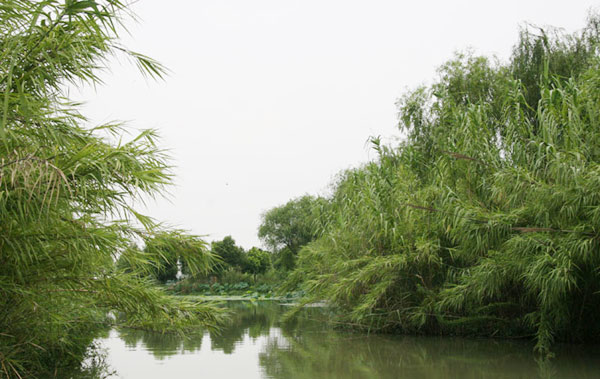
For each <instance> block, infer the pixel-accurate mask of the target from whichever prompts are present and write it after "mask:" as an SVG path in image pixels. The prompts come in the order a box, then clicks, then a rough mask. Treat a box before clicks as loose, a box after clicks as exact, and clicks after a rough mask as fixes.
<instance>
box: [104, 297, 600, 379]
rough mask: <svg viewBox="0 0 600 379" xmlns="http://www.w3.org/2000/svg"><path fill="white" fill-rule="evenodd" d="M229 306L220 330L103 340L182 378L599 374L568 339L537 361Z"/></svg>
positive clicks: (135, 369) (131, 374)
mask: <svg viewBox="0 0 600 379" xmlns="http://www.w3.org/2000/svg"><path fill="white" fill-rule="evenodd" d="M226 306H227V307H228V308H229V309H230V310H231V312H232V314H231V322H230V323H229V324H228V325H227V326H226V327H224V328H223V329H221V330H220V331H219V332H218V333H215V332H210V333H209V332H202V331H200V332H199V333H198V335H196V336H191V337H190V338H182V337H180V336H177V335H170V334H157V333H147V332H143V331H136V330H119V331H117V332H115V331H113V332H112V336H113V337H112V339H111V338H105V339H104V341H105V342H106V346H107V347H108V350H109V361H110V362H111V363H113V367H114V368H115V369H116V370H117V371H118V372H119V374H120V375H121V377H123V378H136V377H140V378H141V377H143V378H150V377H157V378H159V377H163V375H164V372H165V371H164V370H163V371H160V369H161V368H162V369H165V370H167V371H168V372H169V376H176V377H178V378H195V377H199V376H208V377H237V376H239V377H241V376H243V377H244V378H251V377H256V378H259V377H262V378H392V377H393V378H482V377H485V378H535V377H542V378H574V377H577V378H596V377H600V357H599V354H598V353H597V352H596V351H597V350H596V348H597V347H587V348H585V347H573V346H568V347H564V348H562V349H559V350H558V357H557V359H555V360H553V361H551V362H549V363H548V362H537V361H536V360H535V358H534V356H533V355H532V353H531V351H532V346H531V344H529V343H523V342H510V341H494V340H487V339H486V340H469V339H460V338H450V337H444V338H432V337H394V336H382V335H365V334H358V333H346V332H340V331H336V330H332V329H330V328H329V327H328V326H327V324H326V323H325V322H323V320H324V319H325V318H327V317H329V316H330V315H329V313H328V310H327V309H323V308H321V309H319V308H312V309H307V310H306V311H305V312H303V313H302V314H301V315H300V316H299V317H297V318H295V319H293V320H291V321H289V322H286V323H282V322H280V318H281V315H282V313H283V312H284V311H285V310H287V307H286V306H284V305H281V304H279V303H276V302H256V303H253V302H241V301H237V302H230V303H227V304H226ZM111 341H112V342H111ZM118 343H121V344H123V345H124V346H125V349H121V350H119V347H118V346H117V345H118ZM143 354H145V355H143ZM123 355H127V356H128V358H124V357H123ZM148 355H150V356H151V357H152V359H151V360H148V359H147V356H148ZM117 357H120V360H119V359H117ZM142 361H143V362H144V363H143V364H140V362H142ZM127 365H129V366H127ZM151 365H156V366H155V367H154V368H152V367H150V366H151ZM130 366H131V367H130ZM144 370H145V371H144ZM152 375H155V376H152Z"/></svg>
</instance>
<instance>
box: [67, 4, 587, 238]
mask: <svg viewBox="0 0 600 379" xmlns="http://www.w3.org/2000/svg"><path fill="white" fill-rule="evenodd" d="M596 4H597V2H596V1H584V0H572V1H570V2H567V1H565V0H560V1H559V0H543V1H542V0H518V1H517V0H505V1H497V0H495V1H483V0H479V1H475V0H473V1H468V0H455V1H447V0H421V1H417V0H413V1H401V0H396V1H382V0H370V1H351V0H343V1H338V0H320V1H313V0H299V1H291V0H253V1H248V0H201V1H197V0H196V1H192V0H185V1H184V0H174V1H165V0H140V1H139V2H137V3H136V4H135V5H134V6H133V10H134V11H135V12H136V14H137V15H138V16H139V18H140V21H139V22H138V23H135V22H130V23H128V25H129V31H130V35H125V36H124V38H123V44H124V45H126V46H128V47H129V48H131V49H133V50H135V51H138V52H141V53H144V54H146V55H149V56H151V57H153V58H155V59H157V60H159V61H160V62H162V63H163V64H164V65H166V66H167V67H168V68H169V69H170V70H171V73H170V75H169V76H168V77H167V78H166V80H165V81H164V82H154V81H151V80H146V79H144V78H143V77H142V76H141V75H139V74H138V73H137V72H136V69H135V67H133V66H131V65H129V64H128V63H127V62H118V61H115V62H114V63H113V64H111V71H110V72H108V73H106V75H104V76H103V77H104V80H105V85H104V86H101V87H98V88H96V89H92V88H85V89H83V90H81V91H80V93H78V94H76V97H77V98H79V99H82V100H85V101H87V105H86V107H85V111H84V112H85V113H86V115H88V116H89V117H90V118H91V119H92V121H93V122H94V123H102V122H107V121H111V120H125V121H128V124H129V125H130V126H131V127H132V128H138V129H144V128H154V129H158V130H159V132H160V134H161V136H162V146H164V147H165V148H167V149H169V150H170V151H171V156H172V157H173V160H172V163H173V164H174V165H175V166H176V169H175V171H174V172H175V175H176V176H175V185H174V186H173V187H172V188H171V189H170V192H171V195H170V196H169V197H168V199H160V200H158V201H156V202H154V203H151V204H150V206H149V207H148V209H147V213H148V214H150V215H151V216H154V217H155V218H157V219H159V220H163V221H165V222H167V223H168V224H170V225H173V226H176V227H179V228H183V229H187V230H189V231H191V232H193V233H195V234H200V235H207V237H206V239H207V240H208V241H211V240H217V239H221V238H223V237H224V236H226V235H231V236H233V238H234V239H235V240H236V241H237V243H238V244H240V245H242V246H244V247H245V248H250V247H252V246H253V245H259V240H258V237H257V236H256V234H257V228H258V225H259V223H260V215H261V213H263V212H264V211H266V210H268V209H270V208H272V207H274V206H277V205H281V204H283V203H285V202H286V201H288V200H290V199H292V198H294V197H298V196H301V195H303V194H306V193H309V194H319V193H321V194H322V193H324V192H326V190H327V186H328V184H329V183H330V182H331V180H332V178H333V176H334V175H335V174H336V173H337V172H338V171H340V170H342V169H345V168H348V167H351V166H357V165H359V164H361V163H362V162H366V161H367V160H369V159H372V158H374V154H373V153H372V152H370V151H369V148H368V146H367V145H366V144H365V143H366V141H367V139H368V137H369V136H372V135H381V136H382V137H385V139H388V140H389V139H391V138H393V137H394V136H396V137H397V136H398V132H397V130H396V122H397V121H396V108H395V105H394V103H395V101H396V99H397V98H398V97H399V96H400V95H401V94H403V93H404V92H406V91H407V89H410V88H414V87H415V86H417V85H419V84H422V83H426V82H428V81H431V79H432V78H434V76H435V69H436V67H438V66H439V65H440V64H442V63H443V62H444V61H446V60H447V59H449V58H451V57H452V54H453V52H454V51H457V50H461V49H466V48H468V47H471V48H473V49H475V51H476V52H478V53H481V54H487V55H490V54H496V55H497V56H498V57H499V58H500V59H507V58H508V56H509V55H510V51H511V46H512V44H513V43H514V42H515V41H516V39H517V34H518V28H519V26H520V25H523V23H524V22H530V23H533V24H536V25H555V26H560V27H563V28H565V29H566V30H567V31H574V30H576V29H579V28H581V27H582V26H583V25H584V23H585V18H586V15H587V11H588V9H590V8H592V7H593V6H595V5H596Z"/></svg>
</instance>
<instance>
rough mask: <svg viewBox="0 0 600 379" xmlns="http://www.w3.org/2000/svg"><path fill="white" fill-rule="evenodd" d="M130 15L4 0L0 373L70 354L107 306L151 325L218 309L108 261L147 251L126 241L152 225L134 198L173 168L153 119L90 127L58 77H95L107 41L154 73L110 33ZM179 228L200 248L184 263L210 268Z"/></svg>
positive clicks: (181, 324) (51, 1)
mask: <svg viewBox="0 0 600 379" xmlns="http://www.w3.org/2000/svg"><path fill="white" fill-rule="evenodd" d="M128 14H129V12H128V9H127V5H126V4H125V3H122V2H121V1H118V0H105V1H92V0H89V1H76V0H66V1H58V0H44V1H33V0H4V1H2V4H1V5H0V138H1V142H0V225H1V226H0V262H1V264H0V330H1V333H0V376H8V377H34V376H36V375H39V376H43V377H47V376H50V375H51V374H55V373H56V372H57V371H56V368H57V367H58V366H62V365H67V364H69V363H73V362H76V361H77V360H78V359H80V358H81V356H82V354H83V352H84V351H85V348H86V345H87V344H88V343H89V341H90V339H91V338H92V335H93V334H92V333H91V331H92V330H94V325H97V323H98V322H99V320H101V318H102V316H103V315H104V314H106V312H107V311H118V312H122V313H124V314H126V315H127V316H128V317H127V320H128V321H127V322H128V323H131V324H136V325H138V326H139V325H142V326H144V327H152V328H158V329H165V328H175V329H177V330H182V329H183V328H185V327H186V326H190V327H191V326H198V325H214V324H215V322H217V320H218V314H217V313H215V312H214V309H213V308H212V307H210V306H207V305H205V304H197V303H190V302H186V301H181V300H175V299H174V298H170V297H167V296H165V295H164V294H163V293H162V292H160V291H159V290H157V289H155V288H153V287H152V286H151V285H150V283H148V282H144V281H141V280H140V279H139V277H140V276H139V275H136V274H135V272H133V273H132V272H125V271H121V270H118V269H115V265H114V263H113V262H114V261H115V260H116V258H117V257H118V256H119V255H124V257H125V258H124V259H127V260H128V262H129V267H138V268H140V270H142V269H141V267H147V265H146V264H147V263H148V261H152V260H153V257H152V256H151V254H147V253H142V252H140V251H138V250H132V249H128V247H129V245H130V241H131V240H133V239H139V238H140V237H142V238H147V237H148V236H151V235H152V234H153V233H155V231H156V225H155V224H154V222H153V221H152V220H151V219H149V218H148V217H145V216H143V215H141V214H139V213H138V212H136V211H135V209H133V208H132V206H131V204H132V203H133V202H134V201H135V200H136V199H140V197H142V196H147V195H151V196H152V195H158V194H160V193H161V191H162V189H163V186H164V185H166V184H168V183H169V181H170V175H169V170H168V169H169V167H168V165H167V163H166V160H165V159H166V157H165V155H164V153H163V152H162V151H161V150H160V148H159V147H158V146H157V145H156V135H155V133H154V132H153V131H151V130H146V131H143V132H141V133H140V134H139V135H136V136H133V137H132V138H130V139H129V140H125V139H121V138H116V137H120V136H122V135H123V133H124V130H123V128H122V126H121V125H120V124H118V123H112V124H106V125H100V126H97V127H86V126H85V125H86V124H87V123H86V119H85V118H84V116H83V115H82V114H80V113H79V111H78V104H76V103H73V102H71V101H69V99H68V98H67V97H66V96H65V88H66V85H67V84H70V85H78V84H82V83H98V82H100V80H99V78H98V76H97V75H98V71H99V70H101V69H103V68H104V67H105V65H106V63H107V59H108V58H109V57H111V56H112V55H114V54H125V55H127V56H128V57H130V58H131V59H132V60H133V61H134V62H135V63H136V64H137V65H138V66H139V68H140V69H141V71H142V72H143V73H145V74H148V75H149V76H152V77H161V75H162V74H163V72H164V70H163V68H162V67H161V66H160V65H159V64H158V63H156V62H155V61H153V60H152V59H150V58H148V57H145V56H143V55H141V54H138V53H135V52H132V51H129V50H128V49H126V48H125V47H123V46H121V45H120V44H119V43H118V40H117V37H118V28H119V27H120V26H121V20H122V17H123V16H125V15H128ZM134 221H135V222H134ZM134 225H141V226H139V227H135V226H134ZM180 237H181V238H180V240H183V241H184V242H185V243H188V244H192V245H193V246H195V247H197V248H196V249H183V250H182V252H181V254H184V255H185V258H186V262H187V264H188V267H189V268H190V269H191V270H196V271H202V270H204V271H206V270H208V269H209V266H210V261H211V256H210V253H209V252H208V251H207V249H206V247H205V245H204V242H203V241H201V240H200V239H199V238H197V237H194V236H185V235H181V236H180ZM136 270H137V269H136ZM134 271H135V270H134Z"/></svg>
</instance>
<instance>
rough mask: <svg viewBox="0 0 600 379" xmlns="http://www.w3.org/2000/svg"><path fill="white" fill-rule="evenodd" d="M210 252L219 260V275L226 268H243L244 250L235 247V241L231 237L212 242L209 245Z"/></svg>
mask: <svg viewBox="0 0 600 379" xmlns="http://www.w3.org/2000/svg"><path fill="white" fill-rule="evenodd" d="M211 252H212V253H213V254H214V255H215V256H217V257H219V258H220V259H221V262H222V263H221V265H220V267H219V272H220V273H222V272H223V270H225V269H227V268H228V267H237V268H240V269H241V268H243V267H244V264H245V252H244V249H243V248H242V247H239V246H236V244H235V240H234V239H233V238H232V237H231V236H227V237H225V238H223V240H222V241H215V242H213V243H212V244H211Z"/></svg>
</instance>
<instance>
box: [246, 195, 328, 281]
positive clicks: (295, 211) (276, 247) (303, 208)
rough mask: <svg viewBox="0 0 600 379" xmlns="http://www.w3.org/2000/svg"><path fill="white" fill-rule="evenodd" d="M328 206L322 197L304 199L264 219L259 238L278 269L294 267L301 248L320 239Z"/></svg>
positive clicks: (263, 217)
mask: <svg viewBox="0 0 600 379" xmlns="http://www.w3.org/2000/svg"><path fill="white" fill-rule="evenodd" d="M326 204H327V202H326V200H325V199H323V198H321V197H313V196H309V195H305V196H302V197H300V198H298V199H294V200H290V201H288V202H287V203H286V204H284V205H282V206H279V207H275V208H273V209H270V210H269V211H267V212H266V213H265V214H263V215H262V223H261V225H260V227H259V229H258V236H259V238H260V239H261V240H262V241H263V242H264V243H265V244H266V245H267V246H268V247H269V248H270V249H271V251H272V252H273V253H274V254H275V265H276V266H277V267H281V268H283V269H285V270H289V269H292V268H293V267H294V265H295V259H296V256H297V254H298V251H300V248H302V246H304V245H306V244H308V243H309V242H310V241H312V240H314V239H315V238H316V237H317V236H318V234H319V230H320V214H321V212H322V210H323V208H324V207H326Z"/></svg>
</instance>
